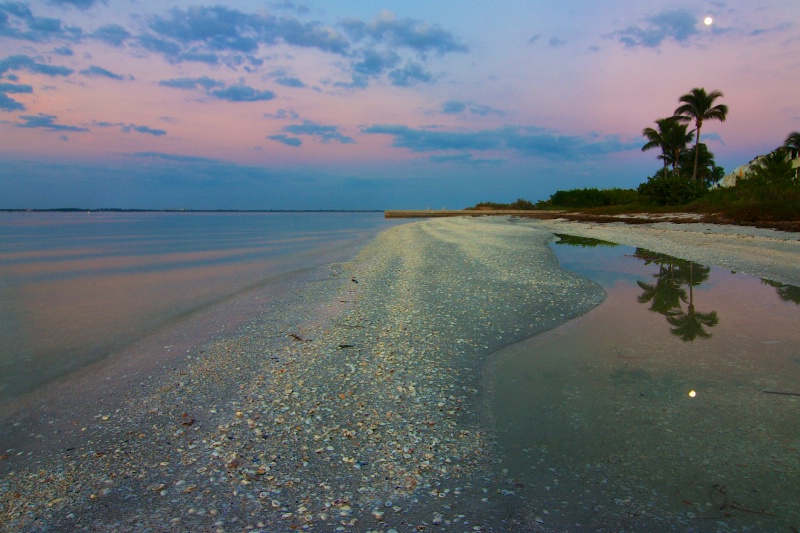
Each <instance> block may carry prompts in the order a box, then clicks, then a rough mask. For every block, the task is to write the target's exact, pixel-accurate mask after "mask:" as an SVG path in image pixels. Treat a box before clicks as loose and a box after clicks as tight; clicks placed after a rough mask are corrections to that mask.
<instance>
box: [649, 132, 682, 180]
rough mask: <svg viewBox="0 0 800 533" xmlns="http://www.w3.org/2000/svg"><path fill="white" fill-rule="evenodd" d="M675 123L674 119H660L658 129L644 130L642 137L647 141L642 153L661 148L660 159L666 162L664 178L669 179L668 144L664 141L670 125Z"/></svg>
mask: <svg viewBox="0 0 800 533" xmlns="http://www.w3.org/2000/svg"><path fill="white" fill-rule="evenodd" d="M672 122H675V121H674V120H673V119H672V118H660V119H658V120H656V125H657V126H658V129H655V128H645V129H643V130H642V135H644V137H645V138H646V139H647V143H646V144H645V145H644V146H642V152H646V151H647V150H652V149H653V148H660V149H661V155H660V156H658V157H659V159H661V160H662V161H664V178H666V177H667V153H668V152H667V149H668V148H667V143H666V142H665V140H664V136H665V133H666V132H667V131H668V130H669V128H670V123H672Z"/></svg>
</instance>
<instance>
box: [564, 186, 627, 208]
mask: <svg viewBox="0 0 800 533" xmlns="http://www.w3.org/2000/svg"><path fill="white" fill-rule="evenodd" d="M638 200H639V194H638V193H637V192H636V191H635V190H633V189H602V190H600V189H572V190H569V191H558V192H556V193H555V194H553V195H551V196H550V203H551V204H552V205H554V206H557V207H573V208H586V207H606V206H610V205H629V204H633V203H636V202H637V201H638Z"/></svg>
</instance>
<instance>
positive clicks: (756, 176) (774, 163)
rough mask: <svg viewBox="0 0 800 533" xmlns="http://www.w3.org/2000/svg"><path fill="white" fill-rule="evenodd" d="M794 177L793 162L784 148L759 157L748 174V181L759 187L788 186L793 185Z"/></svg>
mask: <svg viewBox="0 0 800 533" xmlns="http://www.w3.org/2000/svg"><path fill="white" fill-rule="evenodd" d="M794 177H795V169H794V168H792V161H791V160H790V159H789V158H788V157H787V156H786V149H785V148H784V147H780V148H778V149H777V150H774V151H772V152H770V153H769V154H767V155H765V156H762V157H759V158H758V160H757V162H756V163H755V164H753V165H752V166H751V167H750V171H749V172H748V173H747V179H748V181H752V183H755V184H758V185H782V186H788V185H791V184H792V179H793V178H794Z"/></svg>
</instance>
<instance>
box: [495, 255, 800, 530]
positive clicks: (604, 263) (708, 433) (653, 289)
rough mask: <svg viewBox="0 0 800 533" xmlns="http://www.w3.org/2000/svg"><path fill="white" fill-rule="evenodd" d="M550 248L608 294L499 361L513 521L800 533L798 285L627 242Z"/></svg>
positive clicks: (502, 440)
mask: <svg viewBox="0 0 800 533" xmlns="http://www.w3.org/2000/svg"><path fill="white" fill-rule="evenodd" d="M562 243H563V240H562ZM554 249H555V251H556V254H557V256H558V259H559V262H560V263H561V265H562V266H564V267H565V268H568V269H570V270H572V271H575V272H578V273H580V274H583V275H585V276H587V277H590V278H591V279H593V280H595V281H597V282H599V283H601V284H602V285H603V287H604V288H605V289H606V290H607V293H608V297H607V299H606V301H605V302H604V303H603V304H602V305H601V306H599V307H598V308H597V309H595V310H593V311H592V312H590V313H588V314H586V315H584V316H582V317H579V318H578V319H576V320H573V321H571V322H569V323H567V324H565V325H563V326H561V327H559V328H556V329H554V330H552V331H549V332H547V333H544V334H541V335H538V336H536V337H534V338H532V339H530V340H528V341H525V342H524V343H520V344H518V345H514V346H511V347H508V348H507V349H504V350H502V351H500V352H497V353H496V354H494V356H493V361H492V363H491V368H490V369H489V371H488V374H487V375H489V376H491V385H490V388H491V391H492V399H491V401H492V414H493V417H494V420H495V423H496V428H497V439H498V447H499V449H500V450H501V452H502V455H501V457H500V460H501V461H502V467H501V471H502V472H503V475H505V476H506V477H507V479H508V482H509V485H510V487H513V491H514V493H515V494H514V497H515V498H518V500H515V501H516V502H517V503H516V504H515V512H516V513H517V514H516V516H518V517H520V518H519V519H520V521H521V522H522V523H523V524H526V525H531V527H530V530H537V529H536V528H538V527H539V526H541V527H543V528H549V529H551V530H556V531H587V530H591V531H622V530H626V531H701V532H702V531H709V532H710V531H714V532H716V531H746V530H749V531H795V530H797V527H798V525H800V482H799V481H798V480H800V454H798V449H800V417H798V406H799V405H800V404H799V403H798V402H799V401H800V399H799V397H800V357H799V356H798V347H800V329H799V328H797V324H798V323H800V306H799V305H798V302H797V299H796V296H797V294H798V290H797V288H795V287H790V286H786V285H783V284H780V283H775V282H771V281H767V280H760V279H756V278H751V277H748V276H745V275H741V274H735V273H731V272H730V271H728V270H724V269H718V268H711V269H708V268H707V267H703V266H702V265H698V264H696V263H690V262H686V261H681V260H678V261H677V262H674V261H673V262H670V261H669V258H668V257H665V256H659V255H656V254H653V253H651V252H648V251H646V250H645V251H643V250H636V249H635V248H631V247H627V246H618V247H611V246H608V245H600V244H595V243H592V242H591V241H586V240H581V241H580V242H579V243H577V244H576V245H573V246H554ZM640 302H641V303H640ZM742 302H747V305H742ZM646 310H647V311H649V310H652V311H653V312H647V311H646ZM717 315H718V316H717ZM714 317H716V320H714ZM667 319H670V321H667ZM665 322H666V324H665ZM712 323H713V325H712ZM665 326H668V327H665ZM700 332H702V333H700ZM712 332H713V333H714V334H713V335H710V333H712ZM703 333H705V334H707V335H710V336H704V335H703ZM685 336H687V337H689V338H692V337H693V338H694V339H697V342H685V341H684V340H683V339H684V337H685ZM700 339H702V341H701V340H700ZM518 487H519V488H518Z"/></svg>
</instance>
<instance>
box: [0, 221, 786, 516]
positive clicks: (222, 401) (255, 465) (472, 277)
mask: <svg viewBox="0 0 800 533" xmlns="http://www.w3.org/2000/svg"><path fill="white" fill-rule="evenodd" d="M567 225H569V227H567ZM610 226H613V228H612V229H610V230H609V229H606V230H603V231H605V233H602V231H601V230H602V228H601V227H600V226H599V225H595V226H593V225H586V224H584V225H580V224H575V223H561V222H558V221H543V222H527V221H526V222H524V223H523V222H522V221H516V220H508V219H499V218H494V219H492V218H486V219H482V218H481V219H460V218H454V219H437V220H431V221H424V222H418V223H411V224H407V225H402V226H398V227H395V228H392V229H390V230H387V231H385V232H384V233H382V234H381V235H380V236H378V237H377V238H376V239H375V240H374V241H373V242H371V243H370V244H368V245H367V246H366V247H364V248H363V249H362V250H361V252H360V253H359V255H358V256H357V257H356V258H355V259H354V260H353V261H351V262H347V263H338V264H332V265H329V266H327V267H325V268H324V269H323V270H322V271H321V272H320V273H319V275H317V276H316V277H315V279H314V280H312V281H309V282H307V283H305V284H303V285H302V286H300V287H298V288H297V290H296V291H294V292H293V293H291V294H289V295H286V296H285V297H283V298H281V299H278V300H275V301H273V302H272V303H271V304H270V306H269V308H268V309H266V310H265V311H264V312H263V313H262V314H261V315H259V316H258V317H254V320H253V321H252V322H250V323H248V324H247V325H245V326H244V327H242V328H240V329H239V330H238V331H237V332H236V333H234V334H231V335H228V336H225V337H222V338H219V339H216V340H215V341H213V342H211V343H208V344H205V345H203V346H198V347H195V349H194V350H192V352H191V353H190V355H189V356H188V357H187V358H186V360H185V361H183V362H181V363H180V364H176V365H175V366H174V368H171V369H167V370H165V371H164V372H163V373H161V374H159V375H154V376H152V377H151V378H150V379H148V380H146V381H144V382H142V383H141V384H138V385H137V386H136V387H135V388H132V389H129V390H121V391H119V393H118V401H117V402H116V404H117V405H119V407H116V408H114V409H97V412H92V413H91V414H90V415H89V416H88V420H85V421H84V420H82V421H81V422H80V423H77V424H75V425H74V427H73V428H72V429H71V430H70V435H69V437H70V438H69V439H68V440H69V442H70V444H69V446H67V447H65V446H64V442H67V440H65V439H62V438H61V437H60V436H58V435H52V434H43V435H41V439H40V440H41V441H45V442H47V443H49V444H51V445H50V446H44V449H41V450H39V451H37V452H36V453H33V452H31V451H30V450H26V449H8V450H0V457H2V459H1V460H0V473H1V474H2V479H1V480H0V527H2V528H3V529H4V530H7V531H17V530H27V531H60V530H89V531H107V530H119V531H132V530H145V529H147V528H150V529H153V530H158V531H217V530H218V531H244V530H251V531H252V530H255V531H258V530H260V531H291V530H308V531H371V530H374V531H391V530H392V529H394V530H396V531H414V530H420V529H419V528H424V529H425V530H428V531H439V530H441V531H451V530H457V531H462V530H472V531H481V530H483V531H545V530H546V529H545V528H544V526H542V525H541V524H539V523H538V522H536V521H535V520H526V519H525V518H524V517H523V515H520V514H519V513H518V509H516V508H515V504H514V501H515V500H514V498H513V495H514V492H515V490H518V489H519V488H518V487H516V486H515V481H514V478H513V473H512V474H509V473H508V472H504V471H503V470H502V465H500V464H498V463H497V457H496V455H495V453H494V452H495V449H494V442H493V439H494V436H493V433H492V432H493V421H492V419H491V415H490V411H489V409H488V405H487V402H486V393H487V391H486V383H485V382H484V380H483V377H482V375H483V370H484V367H485V365H486V362H487V358H488V357H490V356H491V354H492V353H493V352H495V351H496V350H498V349H500V348H502V347H503V346H507V345H509V344H511V343H514V342H517V341H520V340H522V339H525V338H529V337H531V336H533V335H536V334H538V333H541V332H544V331H547V330H550V329H552V328H554V327H556V326H558V325H560V324H562V323H565V322H567V321H569V320H570V319H572V318H575V317H577V316H579V315H581V314H583V313H585V312H587V311H589V310H590V309H592V308H593V307H595V306H596V305H598V304H599V303H600V302H602V301H603V299H604V296H605V295H604V291H603V290H602V288H600V287H599V286H597V285H596V284H594V283H592V282H589V281H588V280H585V279H584V278H581V277H579V276H577V275H574V274H572V273H570V272H567V271H564V270H562V269H561V268H559V266H558V264H557V261H556V259H555V256H554V255H553V253H552V251H550V249H549V248H548V246H547V243H548V242H549V240H550V239H551V238H552V234H551V232H554V231H557V232H561V233H580V232H586V233H587V234H588V236H592V237H595V238H601V239H605V240H612V241H615V242H621V243H624V244H629V243H631V242H632V241H631V240H630V239H639V238H641V239H645V237H647V238H648V239H651V240H649V241H648V242H641V243H638V242H637V243H636V244H634V245H637V246H643V247H647V248H649V249H652V250H656V251H663V252H665V253H670V254H671V255H675V256H678V257H686V258H688V259H693V260H697V261H703V262H706V263H711V264H720V262H721V261H724V262H725V263H724V264H722V265H721V266H725V267H728V268H734V267H735V268H738V269H740V270H742V271H746V270H747V269H752V272H753V273H760V272H761V271H762V270H763V271H769V272H770V274H771V275H770V276H769V277H771V278H772V279H776V280H779V281H784V282H786V283H793V282H794V283H796V284H800V275H799V274H798V265H800V262H798V261H797V260H796V259H797V258H798V257H800V240H798V236H797V235H796V234H786V235H787V237H786V238H779V237H776V236H775V235H767V236H761V235H758V236H756V235H753V236H740V235H739V234H736V233H734V234H733V235H731V236H725V237H713V236H712V237H713V238H715V239H719V240H720V241H719V243H711V244H709V243H710V242H711V239H712V237H702V236H701V235H705V232H706V231H707V229H706V228H705V226H704V229H702V233H700V232H687V231H686V230H687V229H688V228H683V229H681V230H680V233H673V231H677V230H673V229H671V228H661V227H657V226H658V225H657V224H656V225H654V227H653V228H643V227H639V226H636V227H631V226H624V225H620V226H619V227H616V225H610ZM712 229H713V228H712ZM628 230H631V232H628ZM632 230H636V232H635V233H634V232H632ZM726 231H728V230H726ZM731 231H732V230H731ZM759 231H763V230H759ZM601 233H602V235H601ZM648 236H649V237H648ZM624 239H628V240H627V241H626V240H624ZM731 242H735V243H737V244H736V246H732V245H731V244H730V243H731ZM698 246H700V247H701V248H702V249H698V248H697V247H698ZM672 248H675V249H672ZM678 248H680V249H678ZM676 251H677V252H678V253H676ZM694 254H718V255H716V256H714V258H715V260H714V261H709V260H704V259H702V258H699V257H697V256H696V255H694ZM687 255H691V256H690V257H687Z"/></svg>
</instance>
